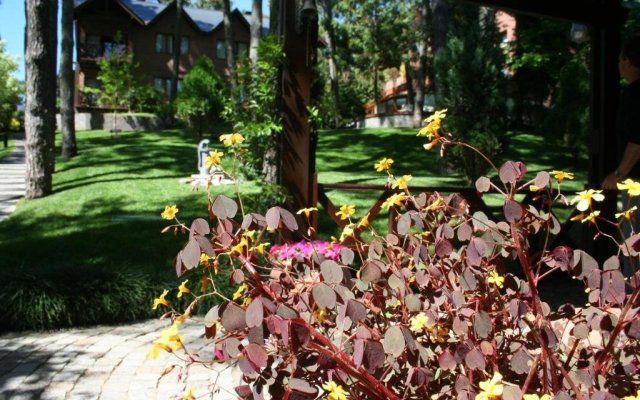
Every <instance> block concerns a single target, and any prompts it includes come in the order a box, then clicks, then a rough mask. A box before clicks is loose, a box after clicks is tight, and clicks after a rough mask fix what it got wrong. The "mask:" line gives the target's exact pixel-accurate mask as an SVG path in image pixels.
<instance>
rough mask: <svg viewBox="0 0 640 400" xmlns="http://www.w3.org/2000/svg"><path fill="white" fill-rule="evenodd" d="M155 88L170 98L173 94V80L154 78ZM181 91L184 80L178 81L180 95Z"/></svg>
mask: <svg viewBox="0 0 640 400" xmlns="http://www.w3.org/2000/svg"><path fill="white" fill-rule="evenodd" d="M153 86H154V87H155V88H156V89H158V90H159V91H161V92H162V93H164V94H165V95H167V96H168V95H169V94H170V93H171V78H154V79H153ZM181 89H182V79H178V93H180V90H181Z"/></svg>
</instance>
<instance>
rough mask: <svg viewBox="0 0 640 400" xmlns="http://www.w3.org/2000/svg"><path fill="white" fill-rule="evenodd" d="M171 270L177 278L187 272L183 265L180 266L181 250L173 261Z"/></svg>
mask: <svg viewBox="0 0 640 400" xmlns="http://www.w3.org/2000/svg"><path fill="white" fill-rule="evenodd" d="M173 268H174V270H175V271H176V275H177V276H178V277H180V276H182V274H184V273H185V272H187V270H186V269H185V268H184V265H183V264H182V250H180V251H179V252H178V255H177V256H176V258H175V260H173Z"/></svg>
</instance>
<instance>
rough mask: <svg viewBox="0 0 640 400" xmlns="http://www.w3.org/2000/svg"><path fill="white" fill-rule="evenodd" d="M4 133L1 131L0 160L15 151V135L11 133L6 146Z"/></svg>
mask: <svg viewBox="0 0 640 400" xmlns="http://www.w3.org/2000/svg"><path fill="white" fill-rule="evenodd" d="M3 137H4V133H3V132H0V160H2V159H3V158H6V157H8V156H9V155H10V154H11V153H12V152H13V135H12V134H9V141H8V146H7V147H4V142H3Z"/></svg>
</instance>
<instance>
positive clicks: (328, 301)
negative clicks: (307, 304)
mask: <svg viewBox="0 0 640 400" xmlns="http://www.w3.org/2000/svg"><path fill="white" fill-rule="evenodd" d="M311 294H312V295H313V300H314V301H315V302H316V305H317V306H318V307H321V308H327V309H331V308H333V307H335V306H336V292H335V290H333V289H331V288H330V287H329V286H327V285H326V284H324V283H318V284H317V285H314V286H313V289H311Z"/></svg>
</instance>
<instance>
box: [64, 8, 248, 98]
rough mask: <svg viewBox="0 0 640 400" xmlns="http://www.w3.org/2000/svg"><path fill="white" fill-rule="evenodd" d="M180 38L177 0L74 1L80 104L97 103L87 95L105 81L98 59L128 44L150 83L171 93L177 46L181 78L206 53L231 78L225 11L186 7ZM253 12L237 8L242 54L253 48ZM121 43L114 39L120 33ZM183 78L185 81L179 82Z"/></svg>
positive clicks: (236, 25) (239, 52)
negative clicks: (164, 0)
mask: <svg viewBox="0 0 640 400" xmlns="http://www.w3.org/2000/svg"><path fill="white" fill-rule="evenodd" d="M183 11H184V12H183V13H181V15H182V17H181V18H182V19H181V21H180V41H179V42H180V43H174V34H175V33H174V32H175V24H176V13H177V6H176V2H175V1H172V2H170V3H167V4H157V3H151V2H144V1H135V0H75V32H76V55H77V62H76V96H75V103H76V108H80V109H82V108H93V107H96V106H97V105H96V103H95V99H94V98H93V97H92V96H90V95H84V94H83V93H82V89H83V88H84V87H95V88H98V87H99V86H100V82H99V81H98V79H97V77H98V71H99V68H98V65H97V63H96V61H97V60H98V59H99V58H101V57H103V56H104V55H106V54H108V53H109V52H110V51H113V50H119V49H118V47H119V46H125V47H126V48H127V49H128V50H131V51H132V52H133V55H134V59H135V61H136V62H137V63H139V65H140V69H139V70H140V72H141V73H142V74H143V75H144V77H146V78H147V79H148V82H149V83H150V84H152V85H154V86H155V87H156V88H158V89H160V90H162V91H164V92H165V93H167V94H168V91H169V90H171V89H170V88H171V76H172V73H173V48H174V47H173V46H179V47H180V65H179V73H178V79H179V80H181V79H182V78H183V77H184V75H185V74H186V73H187V72H188V71H189V70H190V69H191V68H192V66H193V65H194V64H195V62H196V60H197V59H198V58H199V57H200V56H202V55H206V56H208V57H209V58H211V60H213V62H214V64H215V66H216V68H217V70H218V73H219V74H220V76H222V77H228V71H227V63H226V48H225V36H224V26H223V13H222V11H218V10H205V9H197V8H192V7H183ZM247 18H250V15H249V16H245V15H243V14H242V13H241V12H240V11H238V10H237V9H236V10H234V11H233V13H232V24H233V29H234V33H233V36H234V42H235V50H236V51H237V55H238V56H239V57H243V56H247V55H248V52H249V40H250V22H249V21H248V19H247ZM118 32H119V33H120V34H121V37H122V42H123V43H121V44H118V43H115V37H116V35H117V33H118ZM178 83H180V81H179V82H178Z"/></svg>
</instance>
